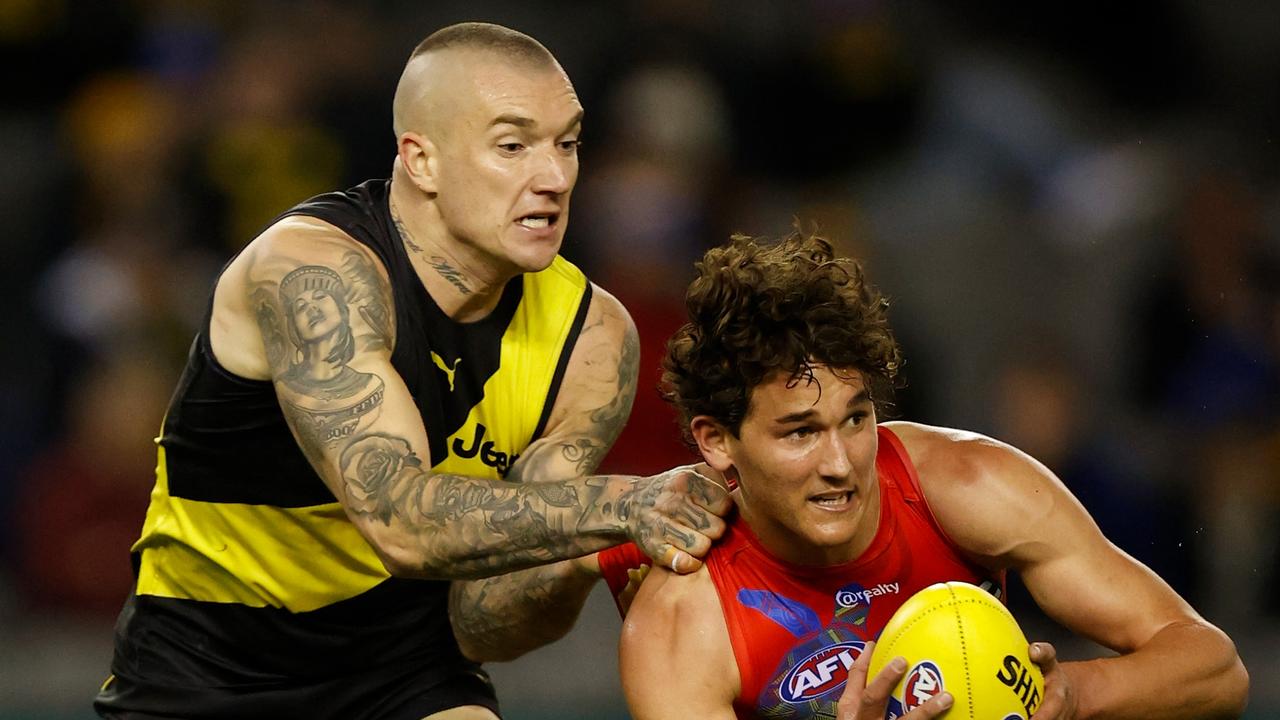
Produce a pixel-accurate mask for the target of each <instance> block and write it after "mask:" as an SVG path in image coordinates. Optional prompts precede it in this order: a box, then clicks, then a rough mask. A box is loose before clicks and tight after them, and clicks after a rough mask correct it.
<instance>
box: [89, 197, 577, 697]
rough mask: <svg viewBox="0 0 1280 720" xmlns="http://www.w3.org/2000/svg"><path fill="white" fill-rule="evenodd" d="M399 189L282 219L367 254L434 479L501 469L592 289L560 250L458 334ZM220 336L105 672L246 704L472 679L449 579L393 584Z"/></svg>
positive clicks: (543, 414) (181, 398) (195, 358)
mask: <svg viewBox="0 0 1280 720" xmlns="http://www.w3.org/2000/svg"><path fill="white" fill-rule="evenodd" d="M389 188H390V183H389V182H388V181H386V180H379V181H369V182H366V183H364V184H362V185H359V186H357V187H355V188H352V189H351V190H348V191H346V192H339V193H329V194H326V195H320V196H318V197H315V198H312V199H311V200H308V201H306V202H304V203H302V204H300V205H298V206H296V207H295V208H293V209H291V210H289V211H288V212H286V213H285V214H284V215H282V216H281V217H282V218H283V217H287V216H290V215H306V216H312V217H315V218H318V219H320V220H323V221H325V222H327V223H329V224H331V225H333V226H335V227H337V228H339V229H341V230H342V231H343V232H345V233H346V234H347V235H349V236H350V237H351V238H353V239H354V240H355V241H356V242H359V243H362V244H364V245H365V246H367V247H369V248H370V249H372V250H373V252H374V253H375V254H376V255H377V257H378V258H379V259H380V260H381V262H382V265H383V266H384V267H385V268H386V270H387V273H388V275H389V277H390V281H391V288H392V293H393V297H392V300H393V304H394V311H395V324H396V345H395V349H394V351H393V353H392V365H393V366H394V368H395V369H396V371H397V372H398V373H399V374H400V376H401V377H402V378H403V380H404V382H405V384H406V385H407V387H408V389H409V391H410V393H411V394H412V395H413V398H414V401H415V402H416V404H417V407H418V409H419V410H420V411H421V413H422V417H423V421H424V424H425V426H426V429H427V433H428V436H429V439H430V452H431V459H432V462H433V463H435V464H434V469H435V470H436V471H439V472H451V473H460V474H466V475H471V476H481V477H490V478H497V477H501V476H502V475H504V474H505V473H506V471H507V469H508V468H509V467H510V466H511V464H512V463H513V462H514V461H515V460H516V459H517V458H518V456H519V454H520V453H521V452H522V451H523V450H524V448H525V447H527V446H528V444H529V443H530V442H531V441H532V440H534V439H535V438H537V437H538V436H539V435H540V434H541V433H542V431H543V428H544V426H545V424H546V421H547V416H548V414H549V413H550V410H551V407H552V405H553V404H554V400H555V396H556V393H557V391H558V389H559V386H560V381H561V378H562V376H563V373H564V370H565V366H566V365H567V363H568V358H569V355H570V353H571V352H572V349H573V346H574V343H575V342H576V340H577V337H578V333H579V332H580V330H581V328H582V323H583V320H584V318H585V315H586V310H587V306H588V304H589V302H590V287H591V286H590V284H589V283H588V282H587V281H586V278H585V277H584V276H583V275H582V273H581V272H580V271H578V269H577V268H575V267H574V266H573V265H571V264H570V263H568V262H567V261H565V260H564V259H562V258H556V260H555V261H554V262H553V264H552V265H551V266H550V267H548V268H547V269H546V270H543V271H541V272H538V273H530V274H526V275H523V276H520V277H517V278H515V279H513V280H512V281H511V282H510V283H508V285H507V286H506V288H505V289H504V291H503V294H502V297H501V299H500V301H499V303H498V305H497V307H496V308H495V309H494V310H493V312H492V313H491V314H490V315H489V316H487V317H485V318H484V319H482V320H480V321H478V322H474V323H467V324H460V323H456V322H454V321H452V320H451V319H450V318H449V317H448V316H446V315H445V314H444V312H443V311H442V310H440V308H439V307H438V306H437V305H436V304H435V302H434V301H432V299H431V297H430V296H429V295H428V294H427V292H426V289H425V288H424V287H423V285H422V283H421V281H420V280H419V279H418V277H417V275H416V274H415V273H414V270H413V268H412V266H411V264H410V262H409V258H408V256H407V255H406V254H405V250H404V246H403V243H402V241H401V238H400V236H399V234H398V232H397V230H396V228H395V225H394V224H393V222H392V220H391V216H390V211H389V207H388V193H389ZM210 308H212V302H210ZM208 327H209V317H208V316H206V318H205V322H204V326H203V329H202V331H201V332H200V333H199V334H198V336H197V337H196V340H195V342H194V344H193V345H192V348H191V353H190V357H189V359H188V362H187V366H186V369H185V372H184V374H183V376H182V379H181V380H180V382H179V385H178V388H177V390H176V392H175V394H174V397H173V400H172V402H171V404H170V406H169V410H168V412H167V414H166V417H165V421H164V424H163V427H162V430H161V435H160V437H159V438H158V439H157V444H158V446H159V453H158V463H157V468H156V472H157V478H156V486H155V489H154V490H153V491H152V496H151V505H150V507H149V509H148V511H147V519H146V523H145V525H144V526H143V530H142V537H141V538H140V539H139V540H138V542H137V543H136V544H135V545H134V548H133V555H134V563H135V567H136V570H137V586H136V593H135V594H134V596H133V597H131V598H130V600H129V602H128V604H127V605H126V607H125V610H124V612H123V613H122V615H121V618H120V622H119V623H118V625H117V638H116V653H115V658H114V661H113V663H112V671H113V673H114V674H115V675H117V676H120V677H122V678H128V679H129V680H131V681H134V682H137V683H144V684H149V685H153V686H156V687H170V688H186V689H188V690H190V691H191V692H196V691H197V690H198V691H199V693H200V694H202V695H206V694H208V693H213V694H214V695H217V694H218V693H220V692H222V691H224V690H225V691H226V692H229V693H241V694H243V693H245V692H249V693H250V696H251V695H252V692H253V691H254V688H258V687H277V686H280V685H282V684H283V685H288V684H291V683H304V684H305V683H308V682H313V681H317V682H323V681H326V680H327V679H333V678H338V677H342V676H349V675H351V674H355V673H366V672H368V671H370V670H371V669H374V668H378V667H391V666H404V665H405V664H406V663H408V664H412V665H414V666H415V667H420V668H437V669H438V670H439V672H438V673H437V679H439V680H440V681H444V679H445V678H447V677H449V676H450V675H451V674H455V673H457V672H459V671H466V670H467V669H468V668H470V667H473V666H471V665H470V664H469V663H467V662H466V661H465V660H464V659H463V658H462V656H461V653H460V652H459V650H458V647H457V644H456V641H455V640H454V638H453V633H452V631H451V629H450V626H449V621H448V617H447V593H448V583H447V582H442V581H426V580H409V579H399V578H392V577H390V576H389V575H388V573H387V572H386V570H385V569H384V568H383V566H382V563H381V562H380V561H379V560H378V558H377V556H376V555H375V554H374V552H373V550H372V548H371V547H370V546H369V545H368V543H367V542H366V541H365V540H364V538H363V537H362V536H361V535H360V533H359V532H358V531H357V530H356V528H355V526H354V525H353V524H351V523H350V522H349V521H348V520H347V517H346V515H345V513H344V512H343V509H342V507H341V506H340V505H339V503H338V502H337V501H336V500H335V498H334V497H333V495H332V493H330V491H329V490H328V488H327V487H326V486H325V484H324V482H323V481H322V480H320V478H319V477H318V476H317V475H316V474H315V472H314V471H313V470H312V469H311V467H310V465H309V464H308V463H307V461H306V459H305V458H304V457H303V454H302V452H301V451H300V450H299V448H298V446H297V444H296V442H295V441H294V439H293V437H292V435H291V434H290V432H289V428H288V427H287V425H286V424H285V420H284V417H283V414H282V412H281V410H280V406H279V403H278V401H277V399H276V394H275V389H274V387H273V385H272V383H271V382H270V381H257V380H249V379H245V378H242V377H239V376H236V375H234V374H232V373H231V372H229V371H227V370H226V369H224V368H223V367H222V366H221V365H219V364H218V362H217V360H216V359H215V358H214V356H213V352H212V350H211V349H210V344H209V335H208ZM428 674H430V673H428ZM161 695H163V693H162V694H161ZM135 709H141V710H148V711H151V712H159V713H164V712H173V711H174V710H173V709H172V708H170V707H169V706H167V705H163V704H162V703H161V704H158V705H155V706H152V707H148V708H135ZM320 710H321V709H311V708H308V709H307V715H308V716H311V717H318V716H319V715H318V714H317V713H318V712H320Z"/></svg>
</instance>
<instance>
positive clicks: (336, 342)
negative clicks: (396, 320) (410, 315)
mask: <svg viewBox="0 0 1280 720" xmlns="http://www.w3.org/2000/svg"><path fill="white" fill-rule="evenodd" d="M340 267H341V272H340V271H339V270H336V269H334V268H332V267H328V266H325V265H301V266H299V267H295V268H294V269H293V270H291V271H290V272H289V273H287V274H286V275H285V276H284V277H283V278H281V279H280V281H279V282H278V283H272V282H261V283H258V284H257V285H256V286H255V287H254V288H253V290H252V292H251V293H250V298H251V302H252V303H253V307H254V312H255V314H256V316H257V321H258V326H259V329H260V331H261V333H262V338H263V344H264V347H265V349H266V355H267V360H268V362H269V363H270V364H271V367H272V374H273V376H274V379H275V383H276V393H277V396H278V397H279V400H280V407H281V410H282V411H283V412H284V414H285V415H286V417H288V418H289V421H290V425H291V426H292V428H293V431H294V434H295V436H296V438H297V439H298V445H299V447H300V448H301V449H302V451H303V453H304V454H305V455H306V456H307V458H308V460H310V461H311V462H312V464H313V465H317V466H318V465H319V462H320V461H321V460H322V456H323V449H324V448H326V447H327V448H335V447H336V446H338V444H339V443H341V442H343V441H346V440H349V439H351V438H352V437H353V436H354V435H355V434H357V432H358V431H359V430H361V429H362V428H365V427H367V426H368V425H369V423H371V422H372V421H373V420H374V419H376V418H377V416H378V414H379V411H380V409H381V406H382V401H383V394H384V383H383V380H382V378H381V377H379V376H378V375H376V374H373V373H367V372H361V371H359V370H357V369H355V368H353V367H351V364H350V363H351V361H352V360H353V359H354V358H355V355H356V352H357V349H358V345H359V346H360V347H362V348H363V349H370V348H388V349H389V348H390V345H391V342H392V333H391V327H390V322H389V321H388V318H389V317H390V311H389V301H388V292H387V290H386V282H385V281H383V280H382V279H381V278H380V277H379V276H378V273H377V270H376V269H375V268H374V267H373V265H372V263H371V262H370V261H369V260H368V258H366V257H364V256H363V255H362V254H360V253H358V252H354V251H352V252H349V253H347V254H346V255H345V256H344V257H343V259H342V263H341V266H340ZM353 306H354V307H355V308H357V314H356V316H355V318H358V319H359V320H360V321H361V323H360V327H359V328H357V326H356V323H354V322H353V315H352V312H351V308H352V307H353Z"/></svg>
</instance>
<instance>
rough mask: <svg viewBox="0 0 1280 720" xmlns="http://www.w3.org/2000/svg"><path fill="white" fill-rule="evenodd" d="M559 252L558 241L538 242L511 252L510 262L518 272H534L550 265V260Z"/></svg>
mask: <svg viewBox="0 0 1280 720" xmlns="http://www.w3.org/2000/svg"><path fill="white" fill-rule="evenodd" d="M559 253H560V241H559V240H558V239H557V240H556V242H554V243H547V244H545V245H544V244H541V243H540V244H539V245H538V246H536V247H522V248H518V249H517V250H516V251H515V252H513V253H511V256H510V257H511V262H512V263H513V264H515V266H516V267H517V268H519V269H520V272H526V273H534V272H540V271H542V270H546V269H547V268H548V267H551V263H552V261H554V260H555V259H556V255H558V254H559Z"/></svg>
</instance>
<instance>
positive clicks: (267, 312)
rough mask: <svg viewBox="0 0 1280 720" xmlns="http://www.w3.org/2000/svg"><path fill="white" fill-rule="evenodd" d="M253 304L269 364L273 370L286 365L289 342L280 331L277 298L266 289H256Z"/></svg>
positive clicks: (251, 298) (252, 295)
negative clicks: (276, 306)
mask: <svg viewBox="0 0 1280 720" xmlns="http://www.w3.org/2000/svg"><path fill="white" fill-rule="evenodd" d="M249 301H250V303H252V304H253V309H254V316H255V317H256V318H257V321H258V331H259V332H260V333H262V346H263V349H264V350H265V351H266V353H267V364H268V366H270V367H271V368H272V369H273V370H274V369H277V368H281V367H283V366H284V365H285V363H286V360H285V357H286V355H287V353H288V351H289V350H288V342H289V341H288V340H287V339H286V338H285V335H284V332H283V331H282V330H281V329H280V318H279V316H278V315H277V314H276V310H275V298H274V297H272V294H271V292H270V291H269V290H267V289H266V288H264V287H261V286H259V287H256V288H254V289H253V293H252V294H251V295H250V296H249Z"/></svg>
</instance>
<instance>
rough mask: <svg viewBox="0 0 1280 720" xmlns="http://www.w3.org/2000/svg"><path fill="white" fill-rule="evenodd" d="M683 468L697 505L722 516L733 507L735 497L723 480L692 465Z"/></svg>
mask: <svg viewBox="0 0 1280 720" xmlns="http://www.w3.org/2000/svg"><path fill="white" fill-rule="evenodd" d="M681 470H683V471H684V475H685V480H686V482H688V484H689V497H690V499H691V500H692V501H693V503H694V504H695V505H697V506H699V507H701V508H703V509H705V510H707V511H708V512H710V513H712V514H714V515H718V516H721V517H723V516H724V515H727V514H728V513H729V511H730V510H732V509H733V497H732V496H730V495H729V489H728V488H727V487H726V486H725V483H724V481H723V480H721V481H719V482H717V481H716V480H713V479H712V478H710V477H707V476H706V475H703V474H702V473H701V472H699V471H698V470H697V469H695V466H691V465H690V466H685V467H683V468H681Z"/></svg>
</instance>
